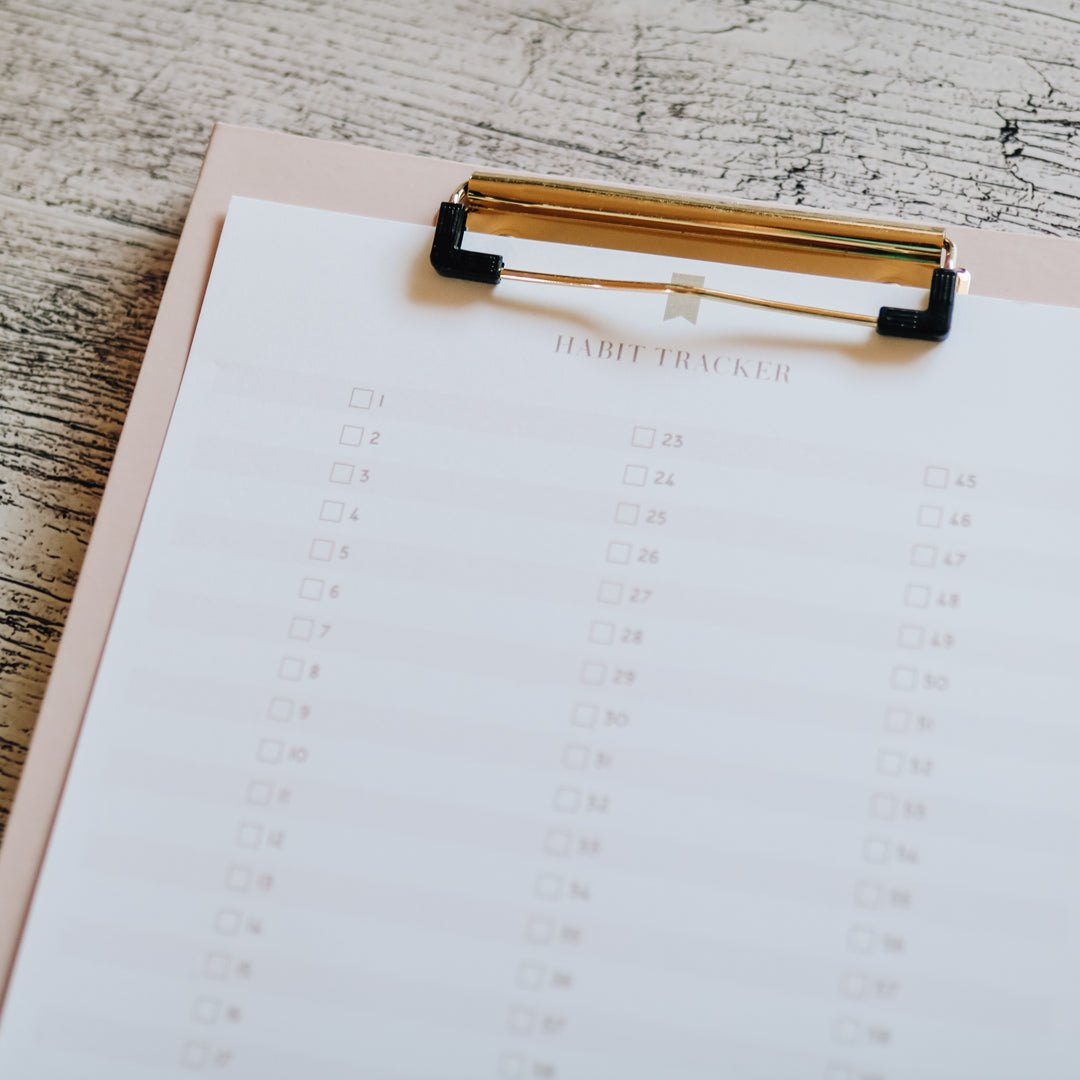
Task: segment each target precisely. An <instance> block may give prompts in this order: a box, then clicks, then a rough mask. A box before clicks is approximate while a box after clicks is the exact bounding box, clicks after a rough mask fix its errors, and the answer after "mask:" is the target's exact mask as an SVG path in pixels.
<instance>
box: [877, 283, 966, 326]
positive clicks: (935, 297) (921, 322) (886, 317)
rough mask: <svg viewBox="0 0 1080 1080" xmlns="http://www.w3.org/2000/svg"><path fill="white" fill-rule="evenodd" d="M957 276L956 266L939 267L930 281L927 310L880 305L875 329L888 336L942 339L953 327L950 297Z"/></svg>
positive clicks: (954, 294)
mask: <svg viewBox="0 0 1080 1080" xmlns="http://www.w3.org/2000/svg"><path fill="white" fill-rule="evenodd" d="M959 276H960V275H959V273H958V272H957V271H956V270H943V269H941V268H940V267H939V268H938V269H937V270H935V271H934V276H933V278H932V279H931V281H930V300H929V302H928V304H927V306H926V310H925V311H916V310H915V309H913V308H895V307H883V308H882V309H881V311H879V312H878V321H877V332H878V333H879V334H885V335H886V336H888V337H906V338H918V339H920V340H922V341H944V340H945V338H947V337H948V336H949V330H950V328H951V327H952V313H953V301H954V300H955V299H956V284H957V279H958V278H959Z"/></svg>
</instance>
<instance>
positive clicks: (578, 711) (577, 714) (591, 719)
mask: <svg viewBox="0 0 1080 1080" xmlns="http://www.w3.org/2000/svg"><path fill="white" fill-rule="evenodd" d="M570 723H571V724H573V725H574V727H596V706H595V705H575V706H574V709H573V712H571V713H570Z"/></svg>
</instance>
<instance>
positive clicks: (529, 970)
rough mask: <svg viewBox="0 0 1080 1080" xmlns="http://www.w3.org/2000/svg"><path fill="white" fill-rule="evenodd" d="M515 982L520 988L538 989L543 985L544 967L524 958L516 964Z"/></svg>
mask: <svg viewBox="0 0 1080 1080" xmlns="http://www.w3.org/2000/svg"><path fill="white" fill-rule="evenodd" d="M517 984H518V986H520V987H521V989H522V990H539V989H540V987H541V986H543V985H544V969H543V967H541V966H540V965H539V964H534V963H532V961H530V960H526V961H524V962H523V963H521V964H519V965H518V969H517Z"/></svg>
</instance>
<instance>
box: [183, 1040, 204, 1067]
mask: <svg viewBox="0 0 1080 1080" xmlns="http://www.w3.org/2000/svg"><path fill="white" fill-rule="evenodd" d="M209 1058H210V1047H209V1045H208V1044H207V1043H201V1042H186V1043H184V1048H183V1049H182V1050H181V1051H180V1064H181V1065H182V1066H183V1067H184V1068H185V1069H201V1068H203V1067H204V1066H205V1065H206V1062H207V1061H208V1060H209Z"/></svg>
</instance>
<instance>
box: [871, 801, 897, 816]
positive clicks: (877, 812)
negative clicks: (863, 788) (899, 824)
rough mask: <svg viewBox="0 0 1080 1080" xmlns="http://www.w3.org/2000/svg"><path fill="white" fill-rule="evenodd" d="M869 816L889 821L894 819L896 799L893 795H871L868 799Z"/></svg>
mask: <svg viewBox="0 0 1080 1080" xmlns="http://www.w3.org/2000/svg"><path fill="white" fill-rule="evenodd" d="M870 816H871V817H875V818H880V819H881V820H882V821H890V820H892V819H893V818H894V817H896V797H895V796H894V795H872V796H871V797H870Z"/></svg>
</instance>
